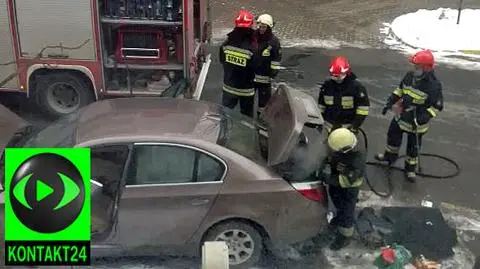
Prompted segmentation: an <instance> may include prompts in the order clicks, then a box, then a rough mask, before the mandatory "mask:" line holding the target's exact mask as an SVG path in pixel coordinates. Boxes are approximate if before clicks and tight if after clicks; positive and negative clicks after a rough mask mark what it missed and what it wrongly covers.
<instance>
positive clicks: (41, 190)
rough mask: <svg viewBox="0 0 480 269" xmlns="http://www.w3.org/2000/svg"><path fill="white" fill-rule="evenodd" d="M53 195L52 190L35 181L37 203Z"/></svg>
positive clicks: (39, 181)
mask: <svg viewBox="0 0 480 269" xmlns="http://www.w3.org/2000/svg"><path fill="white" fill-rule="evenodd" d="M52 193H53V188H51V187H50V186H48V185H47V184H45V183H43V181H41V180H37V195H36V197H37V202H40V201H42V200H43V199H45V198H47V196H49V195H50V194H52Z"/></svg>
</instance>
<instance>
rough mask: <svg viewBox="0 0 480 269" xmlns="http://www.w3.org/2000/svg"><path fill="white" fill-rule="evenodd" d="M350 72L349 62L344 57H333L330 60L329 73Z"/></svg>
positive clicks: (333, 74)
mask: <svg viewBox="0 0 480 269" xmlns="http://www.w3.org/2000/svg"><path fill="white" fill-rule="evenodd" d="M348 73H350V64H349V63H348V60H347V59H346V58H345V57H341V56H340V57H335V58H334V59H333V60H332V61H331V62H330V75H331V76H340V75H346V74H348Z"/></svg>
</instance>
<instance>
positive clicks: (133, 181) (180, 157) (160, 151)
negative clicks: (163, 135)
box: [127, 145, 195, 185]
mask: <svg viewBox="0 0 480 269" xmlns="http://www.w3.org/2000/svg"><path fill="white" fill-rule="evenodd" d="M132 157H133V158H132V162H131V166H130V171H129V177H128V181H127V184H128V185H145V184H172V183H190V182H193V180H194V177H193V170H194V166H195V151H194V150H192V149H190V148H185V147H179V146H171V145H136V146H135V147H134V151H133V156H132Z"/></svg>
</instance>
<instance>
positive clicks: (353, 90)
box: [318, 73, 370, 129]
mask: <svg viewBox="0 0 480 269" xmlns="http://www.w3.org/2000/svg"><path fill="white" fill-rule="evenodd" d="M318 106H319V108H320V111H321V112H322V116H323V119H324V120H325V127H327V128H337V127H353V128H356V129H357V128H359V127H360V125H362V123H363V121H364V120H365V118H366V117H367V115H368V110H369V108H370V100H369V98H368V94H367V90H366V89H365V87H364V86H363V85H362V84H361V83H360V82H359V81H358V80H357V77H356V75H355V74H354V73H351V74H349V75H347V76H346V77H345V79H344V80H343V81H342V83H337V82H335V81H333V80H331V79H330V80H327V81H325V82H324V83H323V85H322V86H321V88H320V93H319V95H318Z"/></svg>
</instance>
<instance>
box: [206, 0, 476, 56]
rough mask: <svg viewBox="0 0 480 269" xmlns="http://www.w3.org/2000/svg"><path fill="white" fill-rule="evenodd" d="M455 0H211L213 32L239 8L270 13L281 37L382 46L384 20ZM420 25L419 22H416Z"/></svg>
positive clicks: (471, 0) (471, 4) (469, 2)
mask: <svg viewBox="0 0 480 269" xmlns="http://www.w3.org/2000/svg"><path fill="white" fill-rule="evenodd" d="M463 2H464V3H463V6H464V8H480V1H478V0H464V1H463ZM458 4H459V1H458V0H453V1H452V0H303V1H297V0H261V1H252V0H211V7H212V17H213V19H214V22H213V29H214V32H215V34H214V36H215V35H216V36H217V37H218V36H219V35H220V36H223V35H224V34H225V29H229V28H231V27H232V26H233V19H234V17H235V15H236V12H238V10H239V9H240V8H242V7H243V8H247V9H248V10H250V11H251V12H253V13H254V15H260V14H262V13H269V14H271V15H272V16H273V17H274V19H275V20H276V25H275V31H276V32H277V34H278V36H279V37H281V38H282V39H289V40H303V41H306V40H309V39H318V40H336V41H340V42H345V43H350V44H366V45H369V46H376V47H380V46H383V43H382V39H383V38H382V37H381V36H379V29H380V28H381V27H382V24H383V23H385V22H387V23H388V22H391V21H392V20H393V19H395V18H396V17H397V16H399V15H401V14H404V13H409V12H414V11H416V10H418V9H437V8H440V7H445V8H446V7H450V8H457V7H458ZM420 27H422V26H420Z"/></svg>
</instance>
